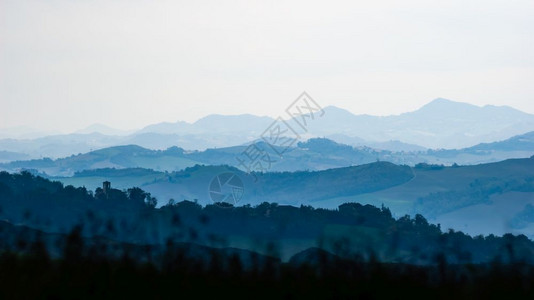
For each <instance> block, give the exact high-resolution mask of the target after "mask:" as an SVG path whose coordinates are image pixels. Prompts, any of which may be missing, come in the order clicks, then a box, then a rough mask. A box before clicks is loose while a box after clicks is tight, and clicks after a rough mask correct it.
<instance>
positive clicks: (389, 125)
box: [0, 98, 534, 158]
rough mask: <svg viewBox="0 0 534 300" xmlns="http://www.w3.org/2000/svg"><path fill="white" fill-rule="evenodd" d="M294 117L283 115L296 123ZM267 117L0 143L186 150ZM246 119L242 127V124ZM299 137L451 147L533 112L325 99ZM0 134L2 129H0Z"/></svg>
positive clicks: (61, 152) (240, 132) (486, 138)
mask: <svg viewBox="0 0 534 300" xmlns="http://www.w3.org/2000/svg"><path fill="white" fill-rule="evenodd" d="M295 120H296V119H292V120H288V122H289V124H290V125H291V126H294V127H296V126H297V125H296V122H295ZM273 121H274V119H273V118H271V117H259V116H254V115H248V114H247V115H234V116H224V115H209V116H206V117H204V118H202V119H199V120H198V121H196V122H194V123H187V122H183V121H178V122H175V123H169V122H167V123H159V124H153V125H149V126H146V127H145V128H143V129H141V130H138V131H136V132H134V133H131V134H128V133H127V132H124V131H119V130H114V129H112V128H109V127H106V126H103V125H100V124H97V125H94V126H90V127H88V128H86V129H83V130H81V131H78V132H77V133H74V134H67V135H50V136H41V137H39V138H26V139H24V138H22V139H20V140H19V139H15V138H13V137H14V136H13V135H12V134H11V135H4V136H11V138H9V139H2V140H0V150H4V151H11V152H16V153H23V154H27V155H30V156H31V157H33V158H39V157H52V158H58V157H64V156H69V155H71V154H77V153H85V152H89V151H91V150H92V149H99V148H105V147H110V146H117V145H128V144H135V145H139V146H142V147H145V148H150V149H167V148H169V147H172V146H179V147H181V148H184V149H187V150H195V149H196V150H202V149H207V148H214V147H229V146H234V145H239V144H244V143H247V142H251V141H253V140H256V139H259V138H261V135H262V133H264V132H265V130H266V129H267V128H268V127H269V126H270V125H271V124H272V122H273ZM244 124H246V126H243V125H244ZM306 131H307V132H306V133H305V134H304V135H303V138H304V139H307V138H310V137H329V138H331V139H333V140H336V141H338V142H342V143H348V144H351V145H354V146H361V145H366V146H371V147H374V148H377V149H384V150H390V151H407V150H410V151H412V150H422V149H423V148H432V149H440V148H444V149H458V148H465V147H471V146H474V145H476V144H479V143H491V142H495V141H499V140H504V139H507V138H510V137H512V136H515V135H520V134H524V133H526V132H529V131H534V115H531V114H527V113H524V112H521V111H519V110H516V109H513V108H511V107H507V106H489V105H487V106H484V107H479V106H475V105H471V104H466V103H460V102H454V101H451V100H446V99H442V98H438V99H435V100H434V101H432V102H430V103H428V104H427V105H425V106H423V107H421V108H420V109H418V110H416V111H413V112H408V113H403V114H400V115H393V116H385V117H382V116H380V117H379V116H370V115H354V114H352V113H350V112H349V111H347V110H344V109H341V108H338V107H334V106H328V107H325V108H324V114H322V116H321V117H317V118H314V120H313V121H310V122H309V123H308V124H307V127H306ZM0 136H2V135H1V134H0Z"/></svg>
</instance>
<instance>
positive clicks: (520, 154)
mask: <svg viewBox="0 0 534 300" xmlns="http://www.w3.org/2000/svg"><path fill="white" fill-rule="evenodd" d="M254 145H255V147H258V148H259V149H261V150H262V151H264V152H265V153H266V154H267V155H268V157H269V160H268V163H264V166H263V167H264V171H304V170H325V169H329V168H339V167H346V166H352V165H361V164H366V163H371V162H375V161H377V160H380V161H389V162H392V163H396V164H406V165H411V166H414V165H416V164H418V163H429V164H443V165H453V164H460V165H468V164H479V163H489V162H496V161H500V160H504V159H510V158H526V157H530V156H532V155H534V132H530V133H527V134H523V135H519V136H515V137H512V138H510V139H507V140H504V141H499V142H493V143H485V144H479V145H476V146H473V147H469V148H464V149H458V150H423V151H412V152H405V151H400V152H393V151H387V150H377V149H373V148H369V147H364V146H359V147H353V146H350V145H345V144H340V143H337V142H334V141H332V140H330V139H326V138H312V139H309V140H307V141H304V142H298V143H297V144H295V146H293V147H290V148H288V149H281V148H280V147H279V149H278V150H276V147H275V149H273V148H272V147H270V145H268V144H267V143H265V142H263V141H261V140H260V141H258V142H256V143H255V144H254ZM249 147H251V146H250V145H239V146H233V147H224V148H212V149H207V150H204V151H187V150H184V149H182V148H179V147H170V148H168V149H166V150H150V149H147V148H143V147H140V146H137V145H126V146H116V147H110V148H104V149H100V150H95V151H92V152H88V153H85V154H78V155H71V156H68V157H65V158H61V159H55V160H52V159H49V158H44V159H38V160H24V161H23V160H18V161H13V162H9V163H1V161H0V169H4V170H8V171H18V170H21V169H32V170H36V171H38V172H42V173H46V174H48V175H52V176H71V175H73V174H74V173H75V172H80V171H83V170H90V169H99V168H117V169H121V168H145V169H153V170H156V171H168V172H172V171H179V170H182V169H184V168H186V167H192V166H194V165H196V164H201V165H202V164H204V165H222V164H224V165H233V166H236V167H240V166H239V161H238V160H237V158H238V157H239V156H240V155H242V153H245V152H246V151H248V150H250V148H249ZM247 149H248V150H247ZM277 151H278V152H277ZM282 151H284V155H283V158H282V157H281V156H280V155H279V153H280V152H282ZM0 155H2V153H1V152H0ZM8 155H9V156H7V157H11V158H19V159H20V158H24V156H17V155H16V154H13V153H11V154H9V153H8ZM241 169H242V170H245V168H244V167H243V166H241ZM245 171H246V170H245ZM256 171H261V170H256Z"/></svg>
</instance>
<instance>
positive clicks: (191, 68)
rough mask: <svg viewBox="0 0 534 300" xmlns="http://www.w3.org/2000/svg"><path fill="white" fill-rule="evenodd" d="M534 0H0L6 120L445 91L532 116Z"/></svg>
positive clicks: (357, 108)
mask: <svg viewBox="0 0 534 300" xmlns="http://www.w3.org/2000/svg"><path fill="white" fill-rule="evenodd" d="M533 13H534V1H532V0H528V1H513V0H512V1H493V0H489V1H488V0H486V1H466V0H461V1H457V0H451V1H430V0H424V1H410V0H406V1H336V0H329V1H253V0H245V1H205V0H195V1H176V0H174V1H139V0H128V1H114V0H105V1H99V0H96V1H76V0H69V1H60V0H47V1H25V0H14V1H7V0H0V128H8V127H15V126H28V127H32V128H36V129H39V130H54V131H59V132H72V131H74V130H77V129H81V128H84V127H86V126H89V125H91V124H94V123H102V124H106V125H108V126H111V127H114V128H119V129H135V128H141V127H143V126H146V125H148V124H153V123H158V122H164V121H166V122H175V121H178V120H184V121H188V122H192V121H195V120H197V119H199V118H201V117H203V116H206V115H208V114H213V113H218V114H242V113H250V114H255V115H266V116H271V117H276V116H278V115H280V114H282V113H283V112H284V110H285V108H286V107H287V106H288V105H289V104H290V103H291V102H292V101H293V100H294V99H295V98H296V97H297V96H298V95H299V94H300V93H301V92H302V91H307V92H308V93H309V94H310V95H311V96H312V97H313V98H314V99H315V100H316V101H317V102H318V103H319V104H320V105H321V106H323V107H324V106H328V105H335V106H338V107H342V108H345V109H347V110H349V111H351V112H353V113H355V114H372V115H390V114H400V113H403V112H407V111H413V110H415V109H417V108H419V107H421V106H422V105H424V104H425V103H427V102H430V101H431V100H433V99H434V98H438V97H443V98H447V99H451V100H454V101H460V102H468V103H472V104H475V105H480V106H483V105H487V104H491V105H509V106H512V107H515V108H517V109H520V110H523V111H525V112H528V113H532V114H534V84H533V82H534V18H532V14H533Z"/></svg>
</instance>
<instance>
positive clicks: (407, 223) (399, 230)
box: [0, 172, 534, 263]
mask: <svg viewBox="0 0 534 300" xmlns="http://www.w3.org/2000/svg"><path fill="white" fill-rule="evenodd" d="M154 204H155V199H154V198H153V197H151V196H150V195H149V194H148V193H146V192H144V191H143V190H141V189H139V188H130V189H128V190H125V191H121V190H116V189H111V190H107V191H104V190H102V189H97V190H96V191H95V192H92V191H88V190H86V189H85V188H74V187H72V186H64V185H63V184H61V183H59V182H53V181H49V180H47V179H44V178H41V177H36V176H34V175H31V174H30V173H27V172H24V173H21V174H9V173H6V172H1V173H0V205H1V207H2V210H1V218H2V219H3V220H4V221H5V222H8V223H11V224H14V225H17V226H21V225H24V226H29V227H32V228H37V229H40V230H43V231H45V232H56V233H67V232H69V231H70V230H71V229H72V228H73V227H75V226H77V225H78V226H81V228H82V234H83V235H84V236H86V237H90V236H98V237H101V238H105V239H109V240H115V241H121V242H128V243H133V244H138V245H143V244H151V245H163V244H165V243H167V242H169V241H173V242H183V241H188V242H195V243H198V244H204V245H210V246H219V247H220V246H230V247H235V248H242V249H249V250H254V251H260V252H261V251H263V252H267V253H269V254H272V255H276V256H280V257H282V258H283V259H289V258H290V257H291V256H292V255H294V254H296V253H298V252H299V251H302V250H305V249H307V248H311V247H321V248H323V249H325V250H327V251H330V252H333V253H335V254H337V255H340V256H347V257H349V256H350V257H354V255H363V256H364V257H365V256H368V255H370V254H371V253H372V254H373V255H375V256H376V257H378V258H379V259H381V260H384V261H403V262H410V263H433V262H435V259H436V257H437V256H439V255H441V257H444V258H445V259H446V260H447V261H449V262H487V261H491V260H493V259H496V258H499V259H501V260H502V261H509V260H521V261H524V262H532V263H534V260H533V257H534V243H533V242H532V241H530V240H529V239H527V238H526V237H525V236H513V235H511V234H507V235H505V236H503V237H495V236H492V235H491V236H486V237H482V236H478V237H471V236H468V235H465V234H463V233H461V232H455V231H448V232H442V230H441V228H440V226H439V225H433V224H429V223H428V222H427V221H426V220H425V218H424V217H423V216H421V215H416V216H415V217H414V218H410V217H409V216H405V217H402V218H399V219H395V218H393V217H392V215H391V212H390V211H389V209H387V208H385V207H382V208H377V207H374V206H371V205H361V204H355V203H347V204H343V205H341V206H339V208H338V209H336V210H327V209H314V208H312V207H310V206H304V205H303V206H300V207H294V206H286V205H279V204H276V203H262V204H259V205H256V206H250V205H245V206H240V207H233V206H232V205H230V204H226V203H220V204H211V205H206V206H204V207H203V206H201V205H199V204H197V203H195V202H191V201H182V202H178V203H173V202H170V203H168V204H167V205H164V206H162V207H161V208H155V205H154ZM6 228H10V227H6ZM4 234H6V233H4ZM258 241H265V242H267V244H263V245H260V244H258ZM4 246H9V245H4ZM506 249H508V250H506Z"/></svg>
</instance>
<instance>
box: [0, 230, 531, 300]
mask: <svg viewBox="0 0 534 300" xmlns="http://www.w3.org/2000/svg"><path fill="white" fill-rule="evenodd" d="M29 248H30V250H29V251H28V252H24V253H22V254H21V253H20V252H11V251H4V252H3V253H2V254H0V298H1V299H95V298H98V299H171V298H179V297H197V298H201V299H202V298H204V297H210V296H211V297H213V296H214V295H216V296H219V297H232V298H233V299H236V298H237V299H241V298H247V299H250V298H254V299H280V298H296V299H325V298H326V299H339V298H351V299H352V298H364V299H392V298H393V299H405V298H414V297H415V299H451V298H454V299H522V298H524V299H532V297H533V296H534V267H533V266H532V265H528V264H522V263H512V264H502V263H499V262H497V261H495V262H493V263H488V264H462V265H451V264H447V263H446V262H445V261H444V260H438V263H437V264H435V265H427V266H417V265H409V264H401V263H381V262H378V261H376V260H374V259H371V260H369V261H360V260H353V259H345V258H340V257H338V256H335V255H332V254H329V253H327V252H324V251H322V250H319V249H309V250H307V251H305V253H300V254H299V255H297V256H295V257H294V259H292V260H290V261H289V262H287V263H281V262H280V261H279V260H276V259H270V258H267V259H266V258H265V257H261V256H260V255H257V254H254V253H249V263H248V265H247V264H246V263H244V260H243V257H244V256H243V255H239V254H237V253H235V252H234V253H228V252H224V251H222V250H220V249H215V248H201V247H200V248H199V246H195V245H193V244H180V245H173V244H172V243H169V244H168V245H167V246H166V247H165V251H163V252H162V255H160V256H155V257H154V258H152V259H150V260H148V261H145V262H141V261H139V260H138V259H136V258H132V257H130V256H129V255H128V254H127V253H126V252H125V253H124V254H123V255H121V256H120V257H111V256H107V255H99V252H98V251H97V252H93V251H91V250H90V249H91V247H90V246H87V245H86V244H85V241H84V239H83V238H82V237H81V235H80V232H79V231H76V230H73V231H72V232H71V233H70V234H69V235H68V236H66V237H65V243H64V248H63V252H62V255H61V257H60V258H51V257H50V256H49V255H48V253H47V251H46V248H45V247H44V246H43V245H42V244H41V243H39V242H38V241H37V242H35V243H33V244H32V245H31V246H30V247H29ZM191 252H194V253H199V252H200V253H204V254H205V255H206V257H198V256H197V257H194V256H192V255H191Z"/></svg>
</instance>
